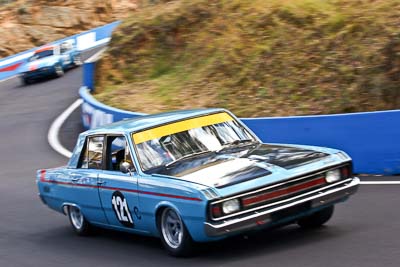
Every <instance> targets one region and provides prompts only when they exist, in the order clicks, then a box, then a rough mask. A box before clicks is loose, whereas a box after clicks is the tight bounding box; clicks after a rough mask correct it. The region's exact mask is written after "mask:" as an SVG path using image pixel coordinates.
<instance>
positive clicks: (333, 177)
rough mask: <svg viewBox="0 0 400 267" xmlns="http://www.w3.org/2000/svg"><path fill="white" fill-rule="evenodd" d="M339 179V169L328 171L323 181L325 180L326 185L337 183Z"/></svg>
mask: <svg viewBox="0 0 400 267" xmlns="http://www.w3.org/2000/svg"><path fill="white" fill-rule="evenodd" d="M340 178H341V176H340V170H339V169H336V170H332V171H328V172H327V173H326V177H325V180H326V181H327V182H328V183H334V182H337V181H339V180H340Z"/></svg>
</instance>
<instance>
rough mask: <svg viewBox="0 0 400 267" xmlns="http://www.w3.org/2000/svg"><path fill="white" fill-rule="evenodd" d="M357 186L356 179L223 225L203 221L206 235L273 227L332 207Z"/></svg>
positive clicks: (320, 189)
mask: <svg viewBox="0 0 400 267" xmlns="http://www.w3.org/2000/svg"><path fill="white" fill-rule="evenodd" d="M359 184H360V179H358V178H357V177H354V178H349V179H346V180H344V181H341V182H338V183H336V184H332V185H329V186H326V187H323V188H319V189H317V190H315V191H313V192H307V193H305V194H302V195H298V196H295V197H293V198H290V199H287V200H285V201H282V202H280V203H279V204H278V205H275V206H272V207H268V208H267V209H262V210H257V211H253V212H251V213H247V214H244V215H242V216H240V217H236V218H232V219H227V220H225V221H222V222H205V223H204V227H205V232H206V234H207V235H208V236H210V237H217V236H223V235H230V234H233V233H236V232H242V231H248V230H252V229H256V228H258V227H260V226H263V227H266V226H269V225H274V224H275V223H279V222H280V221H284V220H285V219H287V218H292V217H299V216H301V215H304V214H307V213H310V212H312V211H314V210H317V209H318V208H320V207H322V206H329V205H333V204H335V203H337V202H340V201H342V200H345V199H346V198H347V197H348V196H350V195H352V194H354V193H355V192H356V191H357V189H358V186H359Z"/></svg>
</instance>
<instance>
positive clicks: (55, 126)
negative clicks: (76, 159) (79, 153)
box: [47, 99, 83, 158]
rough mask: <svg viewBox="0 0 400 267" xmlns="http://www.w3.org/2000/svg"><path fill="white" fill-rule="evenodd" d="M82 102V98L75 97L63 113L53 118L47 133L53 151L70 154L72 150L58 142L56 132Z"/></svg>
mask: <svg viewBox="0 0 400 267" xmlns="http://www.w3.org/2000/svg"><path fill="white" fill-rule="evenodd" d="M82 102H83V100H82V99H77V100H76V101H75V102H74V103H73V104H72V105H71V106H69V107H68V108H67V109H66V110H65V111H64V112H63V113H61V114H60V116H58V117H57V119H55V120H54V122H53V123H52V124H51V126H50V129H49V132H48V134H47V140H48V142H49V144H50V146H51V147H52V148H53V149H54V150H55V151H57V152H58V153H60V154H61V155H63V156H65V157H67V158H70V157H71V156H72V152H71V151H69V150H68V149H66V148H65V147H63V145H62V144H61V143H60V140H59V139H58V133H59V131H60V128H61V126H62V125H63V124H64V122H65V120H66V119H67V118H68V117H69V116H70V115H71V113H72V112H74V110H75V109H77V108H78V107H79V106H80V105H81V104H82Z"/></svg>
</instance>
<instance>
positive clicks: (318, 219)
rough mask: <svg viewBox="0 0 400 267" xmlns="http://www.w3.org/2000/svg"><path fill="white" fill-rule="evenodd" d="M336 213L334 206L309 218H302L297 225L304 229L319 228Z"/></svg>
mask: <svg viewBox="0 0 400 267" xmlns="http://www.w3.org/2000/svg"><path fill="white" fill-rule="evenodd" d="M333 211H334V206H330V207H327V208H324V209H322V210H319V211H317V212H315V213H313V214H311V215H309V216H307V217H304V218H301V219H300V220H299V221H298V222H297V224H298V225H300V227H302V228H307V229H311V228H317V227H320V226H321V225H323V224H324V223H326V222H327V221H329V219H330V218H331V217H332V215H333Z"/></svg>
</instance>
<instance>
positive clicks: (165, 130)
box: [132, 112, 233, 145]
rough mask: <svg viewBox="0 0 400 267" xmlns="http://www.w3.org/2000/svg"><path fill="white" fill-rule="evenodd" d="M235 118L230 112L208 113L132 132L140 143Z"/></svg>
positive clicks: (134, 138) (136, 141)
mask: <svg viewBox="0 0 400 267" xmlns="http://www.w3.org/2000/svg"><path fill="white" fill-rule="evenodd" d="M232 120H233V118H232V117H231V116H230V115H229V114H228V113H225V112H224V113H217V114H212V115H207V116H204V117H198V118H193V119H189V120H184V121H179V122H174V123H170V124H167V125H163V126H159V127H156V128H152V129H149V130H145V131H143V132H138V133H134V134H132V137H133V141H134V142H135V144H137V145H138V144H140V143H143V142H146V141H149V140H152V139H155V138H160V137H163V136H166V135H170V134H175V133H179V132H183V131H187V130H190V129H194V128H199V127H203V126H208V125H212V124H217V123H222V122H227V121H232Z"/></svg>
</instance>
